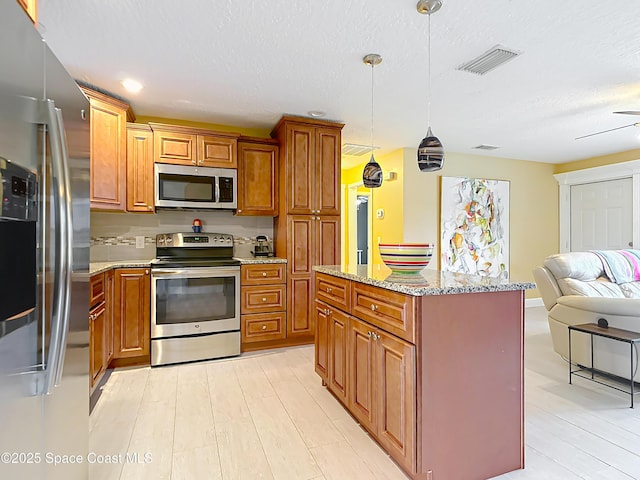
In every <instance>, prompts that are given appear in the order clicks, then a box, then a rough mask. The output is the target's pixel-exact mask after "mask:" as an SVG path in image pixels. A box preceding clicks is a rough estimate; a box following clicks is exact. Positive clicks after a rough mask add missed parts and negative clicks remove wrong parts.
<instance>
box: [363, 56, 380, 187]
mask: <svg viewBox="0 0 640 480" xmlns="http://www.w3.org/2000/svg"><path fill="white" fill-rule="evenodd" d="M362 61H363V62H364V63H365V64H366V65H371V158H370V159H369V163H367V164H366V165H365V166H364V170H363V171H362V183H364V186H365V187H367V188H378V187H379V186H381V185H382V168H380V165H379V164H378V162H376V159H375V158H373V67H374V66H376V65H378V64H379V63H380V62H382V57H381V56H380V55H377V54H375V53H370V54H369V55H365V56H364V57H363V58H362Z"/></svg>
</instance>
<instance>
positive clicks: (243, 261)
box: [234, 257, 287, 265]
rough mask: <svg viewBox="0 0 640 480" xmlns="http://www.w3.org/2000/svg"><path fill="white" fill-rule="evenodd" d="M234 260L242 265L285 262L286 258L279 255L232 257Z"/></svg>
mask: <svg viewBox="0 0 640 480" xmlns="http://www.w3.org/2000/svg"><path fill="white" fill-rule="evenodd" d="M234 258H235V259H236V260H240V263H241V264H242V265H252V264H260V263H287V259H286V258H280V257H255V258H254V257H244V258H241V257H234Z"/></svg>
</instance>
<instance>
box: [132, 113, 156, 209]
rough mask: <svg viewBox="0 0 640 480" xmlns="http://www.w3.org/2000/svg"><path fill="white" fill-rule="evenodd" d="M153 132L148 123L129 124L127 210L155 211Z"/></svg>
mask: <svg viewBox="0 0 640 480" xmlns="http://www.w3.org/2000/svg"><path fill="white" fill-rule="evenodd" d="M153 189H154V182H153V132H152V131H151V128H150V127H149V126H148V125H136V124H132V123H130V124H128V125H127V211H129V212H147V213H153V211H154V192H153Z"/></svg>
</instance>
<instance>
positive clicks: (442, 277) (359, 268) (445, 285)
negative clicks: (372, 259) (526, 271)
mask: <svg viewBox="0 0 640 480" xmlns="http://www.w3.org/2000/svg"><path fill="white" fill-rule="evenodd" d="M313 269H314V270H315V271H316V272H320V273H326V274H327V275H333V276H335V277H341V278H346V279H348V280H353V281H356V282H360V283H366V284H368V285H373V286H376V287H381V288H386V289H387V290H393V291H394V292H400V293H404V294H407V295H413V296H416V297H421V296H423V295H451V294H460V293H482V292H504V291H512V290H529V289H533V288H536V284H535V283H533V282H520V281H516V280H511V279H501V278H496V277H483V276H479V275H466V274H463V273H453V272H441V271H439V270H429V269H425V270H422V271H421V272H420V273H418V274H415V275H411V274H409V275H398V274H392V273H391V270H390V269H389V268H388V267H387V266H385V265H344V266H340V265H317V266H314V267H313Z"/></svg>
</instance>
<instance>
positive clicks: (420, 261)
mask: <svg viewBox="0 0 640 480" xmlns="http://www.w3.org/2000/svg"><path fill="white" fill-rule="evenodd" d="M378 246H379V248H380V256H381V257H382V261H383V262H384V264H385V265H386V266H387V267H389V268H390V269H391V271H392V272H393V273H399V274H417V273H419V272H420V271H421V270H422V269H423V268H425V267H426V266H427V265H429V261H430V260H431V255H432V254H433V247H434V245H433V244H432V243H380V244H378Z"/></svg>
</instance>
